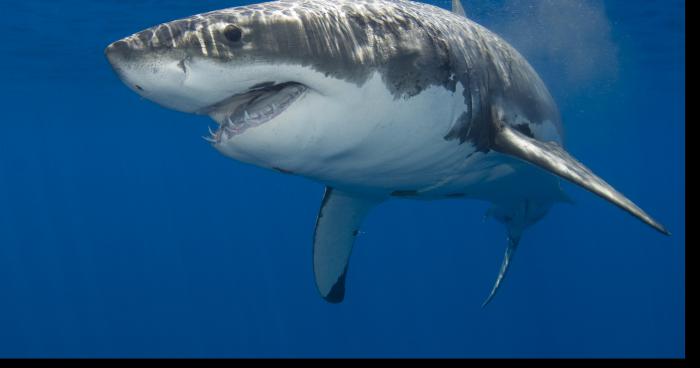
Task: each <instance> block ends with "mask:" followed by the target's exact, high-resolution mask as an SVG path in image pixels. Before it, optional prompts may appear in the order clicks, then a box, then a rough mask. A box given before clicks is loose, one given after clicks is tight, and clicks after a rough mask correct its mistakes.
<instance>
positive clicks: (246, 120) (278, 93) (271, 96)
mask: <svg viewBox="0 0 700 368" xmlns="http://www.w3.org/2000/svg"><path fill="white" fill-rule="evenodd" d="M308 89H309V88H308V87H306V86H305V85H303V84H301V83H296V82H287V83H281V84H275V83H272V82H270V83H262V84H258V85H256V86H254V87H252V88H250V89H249V90H248V91H247V92H245V93H241V94H237V95H234V96H232V97H230V98H228V99H226V100H225V101H222V102H220V103H218V104H216V105H215V106H212V107H211V108H209V109H207V111H205V112H204V113H206V114H208V115H210V116H211V117H212V118H213V119H214V120H215V121H216V122H217V123H219V125H220V127H219V130H217V131H216V132H211V131H210V133H211V137H210V138H207V140H209V141H210V142H212V143H220V142H221V141H222V140H223V139H231V138H232V137H235V136H237V135H241V134H243V133H244V132H245V131H247V130H248V129H251V128H255V127H258V126H260V125H263V124H265V123H267V122H269V121H270V120H272V119H274V118H276V117H278V116H280V115H281V114H282V113H283V112H284V111H286V110H287V109H288V108H289V107H290V106H292V105H293V104H294V103H295V102H296V101H297V100H299V98H301V97H302V96H303V95H304V93H305V92H306V91H308Z"/></svg>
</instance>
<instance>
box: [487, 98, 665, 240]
mask: <svg viewBox="0 0 700 368" xmlns="http://www.w3.org/2000/svg"><path fill="white" fill-rule="evenodd" d="M493 115H494V116H493V119H492V121H493V124H494V125H495V126H494V127H493V141H492V145H491V148H492V149H493V150H495V151H497V152H500V153H503V154H505V155H508V156H512V157H515V158H518V159H520V160H523V161H525V162H528V163H530V164H533V165H535V166H538V167H539V168H541V169H544V170H545V171H548V172H550V173H552V174H554V175H557V176H559V177H561V178H563V179H566V180H568V181H570V182H572V183H574V184H576V185H579V186H581V187H583V188H585V189H586V190H588V191H590V192H592V193H594V194H596V195H598V196H600V197H602V198H603V199H605V200H607V201H609V202H611V203H613V204H615V205H616V206H618V207H620V208H622V209H623V210H625V211H627V212H629V213H630V214H631V215H633V216H634V217H636V218H638V219H639V220H641V221H642V222H644V223H646V224H647V225H649V226H651V227H652V228H654V229H656V230H657V231H659V232H660V233H662V234H664V235H669V236H670V235H671V233H670V232H669V231H668V230H667V229H666V228H665V227H664V226H663V225H661V224H660V223H659V222H658V221H656V220H654V219H653V218H652V217H651V216H649V215H648V214H647V213H646V212H644V210H642V209H641V208H639V207H638V206H637V205H636V204H634V203H633V202H632V201H631V200H629V199H628V198H627V197H625V196H624V195H623V194H622V193H620V192H618V191H617V190H616V189H615V188H613V187H612V186H611V185H610V184H608V183H606V182H605V181H604V180H603V179H601V178H599V177H598V176H597V175H596V174H595V173H593V171H591V170H590V169H589V168H587V167H586V166H584V165H583V164H582V163H580V162H579V161H578V160H576V159H575V158H574V157H572V156H571V155H570V154H569V153H568V152H566V151H565V150H564V148H563V147H562V146H561V145H559V144H557V143H555V142H541V141H538V140H536V139H533V138H530V137H528V136H526V135H525V134H523V133H521V132H519V131H517V130H515V129H512V128H510V127H509V126H508V124H506V123H505V122H503V120H502V119H500V118H499V117H498V116H497V115H498V114H497V113H495V112H494V114H493Z"/></svg>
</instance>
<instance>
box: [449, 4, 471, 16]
mask: <svg viewBox="0 0 700 368" xmlns="http://www.w3.org/2000/svg"><path fill="white" fill-rule="evenodd" d="M452 12H453V13H455V14H457V15H461V16H463V17H465V18H466V17H467V12H466V11H464V7H463V6H462V0H452Z"/></svg>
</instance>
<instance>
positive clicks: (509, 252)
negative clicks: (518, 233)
mask: <svg viewBox="0 0 700 368" xmlns="http://www.w3.org/2000/svg"><path fill="white" fill-rule="evenodd" d="M518 244H520V237H513V236H508V247H507V248H506V254H505V256H503V264H501V270H500V271H499V273H498V277H497V278H496V282H495V283H494V285H493V289H491V293H490V294H489V297H488V298H486V301H484V304H482V305H481V307H482V308H486V306H487V305H489V303H491V302H492V301H493V298H494V297H496V293H498V289H499V288H500V287H501V282H503V279H504V278H505V276H506V273H508V267H509V266H510V261H511V259H513V254H515V250H516V249H518Z"/></svg>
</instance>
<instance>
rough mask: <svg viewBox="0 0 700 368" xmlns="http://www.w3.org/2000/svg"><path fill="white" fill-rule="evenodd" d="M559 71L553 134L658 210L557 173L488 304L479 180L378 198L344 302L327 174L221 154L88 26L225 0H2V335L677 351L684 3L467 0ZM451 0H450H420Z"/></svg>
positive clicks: (397, 347)
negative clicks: (432, 194) (125, 70)
mask: <svg viewBox="0 0 700 368" xmlns="http://www.w3.org/2000/svg"><path fill="white" fill-rule="evenodd" d="M464 2H465V7H466V8H467V12H468V13H469V14H470V16H471V17H472V18H473V19H475V20H477V21H478V22H480V23H482V24H484V25H486V26H488V27H489V28H491V29H493V30H495V31H497V32H498V33H500V34H501V35H503V36H504V37H505V38H506V39H508V40H509V41H511V42H512V43H513V44H514V46H516V47H517V48H519V49H520V50H522V52H523V53H524V54H525V55H526V56H527V57H528V59H529V60H530V61H531V62H532V64H533V65H534V66H535V68H536V69H537V70H538V71H539V72H540V73H541V75H542V77H543V78H544V79H545V80H546V81H547V83H548V85H549V86H550V88H551V91H552V93H553V94H554V95H555V97H556V99H557V101H558V103H559V105H560V108H561V110H562V114H563V117H564V121H565V126H566V129H567V145H568V149H569V151H570V152H572V153H573V154H574V155H575V156H577V157H578V158H579V159H581V160H582V161H583V162H584V163H586V164H587V165H588V166H589V167H591V168H592V169H594V170H595V171H596V172H597V173H598V174H600V175H601V176H602V177H603V178H605V179H606V180H608V181H609V182H610V183H612V184H613V185H614V186H615V187H617V188H618V189H620V190H621V191H622V192H624V193H625V194H626V195H628V196H629V197H630V198H631V199H633V200H635V201H636V202H637V203H638V204H639V205H640V206H642V207H643V208H644V209H645V210H647V211H648V212H649V213H650V214H652V215H653V216H654V217H656V218H657V219H659V220H660V221H661V222H663V223H664V224H665V225H666V226H667V227H668V228H669V229H670V230H671V231H672V232H673V233H674V234H673V236H672V237H670V238H666V237H663V236H661V235H659V234H658V233H656V232H655V231H653V230H651V229H649V228H648V227H646V226H644V225H643V224H641V223H640V222H638V221H637V220H635V219H634V218H632V217H631V216H629V215H627V214H625V213H624V212H622V211H620V210H619V209H617V208H615V207H613V206H611V205H609V204H607V203H605V202H604V201H602V200H600V199H598V198H597V197H594V196H593V195H591V194H589V193H587V192H584V191H582V190H580V189H579V188H576V187H573V186H571V185H568V184H567V185H565V186H566V189H567V191H568V192H569V193H570V194H571V196H572V197H573V198H574V200H575V201H576V205H575V206H569V205H561V206H557V207H555V208H554V210H553V211H552V212H551V214H550V215H549V216H548V217H547V218H546V219H545V220H544V221H543V222H542V223H540V224H538V225H537V226H536V227H535V228H533V229H532V230H531V231H529V232H528V233H527V234H526V235H525V237H524V239H523V242H522V246H521V248H520V250H519V252H518V254H517V256H516V258H515V261H514V264H513V266H512V269H511V271H510V273H509V275H508V276H509V277H508V278H507V280H506V281H505V285H504V287H503V289H502V290H501V292H500V294H499V295H498V297H497V298H496V300H495V301H494V302H493V303H492V304H491V305H490V306H489V307H488V308H486V309H483V310H482V309H481V302H482V301H483V300H484V298H485V297H486V296H487V295H488V292H489V291H490V288H491V286H492V283H493V281H494V279H495V277H496V275H497V272H498V267H499V266H500V262H501V258H502V255H503V252H504V249H505V234H504V231H503V229H502V227H501V226H500V225H499V224H497V223H494V222H483V221H482V217H483V214H484V213H485V211H486V209H487V204H485V203H479V202H467V201H444V202H431V203H423V202H411V201H398V200H395V201H391V202H388V203H386V204H384V205H382V206H381V207H379V209H378V210H376V211H375V212H373V213H372V214H371V215H370V216H369V218H368V221H367V223H366V226H365V227H364V229H363V233H362V235H361V236H360V237H359V240H358V244H357V246H356V248H355V252H354V254H353V259H352V264H351V267H350V273H349V275H348V295H347V299H346V302H345V303H344V304H341V305H329V304H327V303H325V302H324V301H323V300H322V299H321V298H320V297H319V296H318V295H317V292H316V289H315V287H314V281H313V275H312V267H311V237H312V232H313V227H314V223H315V220H316V212H317V210H318V207H319V204H320V201H321V197H322V194H323V188H322V187H321V186H320V185H319V184H316V183H313V182H310V181H306V180H304V179H300V178H295V177H291V176H286V175H281V174H278V173H274V172H268V171H264V170H262V169H258V168H254V167H250V166H246V165H243V164H240V163H237V162H235V161H233V160H230V159H228V158H225V157H223V156H221V155H220V154H219V153H217V152H216V151H215V150H214V149H212V148H211V147H210V146H209V145H208V144H207V143H206V142H205V141H204V140H203V139H201V138H200V137H201V136H203V135H206V132H207V124H211V125H213V122H210V121H208V119H206V118H204V117H196V116H189V115H185V114H180V113H176V112H172V111H167V110H164V109H162V108H160V107H158V106H156V105H154V104H152V103H150V102H147V101H143V100H140V99H139V97H138V96H137V95H135V94H134V93H132V92H131V91H129V90H128V89H127V88H126V87H125V86H123V85H122V84H121V82H120V81H119V80H118V79H117V78H116V76H115V75H114V74H113V72H112V71H111V69H110V67H109V65H108V63H107V62H106V60H105V59H104V56H103V49H104V47H105V46H107V45H108V44H109V43H110V42H112V41H115V40H117V39H119V38H121V37H123V36H126V35H128V34H131V33H133V32H136V31H139V30H141V29H144V28H146V27H149V26H152V25H155V24H158V23H162V22H165V21H169V20H172V19H176V18H181V17H185V16H189V15H192V14H195V13H200V12H204V11H209V10H215V9H220V8H224V7H229V6H236V5H240V4H243V3H244V2H238V1H233V0H228V1H224V0H212V1H193V0H159V1H155V0H153V1H146V0H143V1H137V0H129V1H125V0H101V1H88V0H64V1H49V0H43V1H42V0H24V1H7V0H3V1H2V2H1V3H0V9H1V10H2V14H3V15H4V16H3V30H4V37H3V52H2V57H0V82H1V86H2V89H0V104H1V105H2V110H1V111H2V113H3V115H2V121H1V122H0V357H473V358H477V357H478V358H484V357H485V358H490V357H540V358H545V357H597V358H606V357H683V356H684V355H685V327H684V324H685V307H684V303H685V265H684V262H685V184H684V181H685V143H684V140H685V111H684V110H685V62H684V58H685V10H684V9H685V3H684V1H683V0H672V1H671V0H663V1H662V0H646V1H643V2H630V1H627V0H606V1H601V0H566V1H564V0H532V1H529V0H464ZM436 3H437V5H439V6H443V7H447V6H448V5H449V1H437V2H436Z"/></svg>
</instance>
